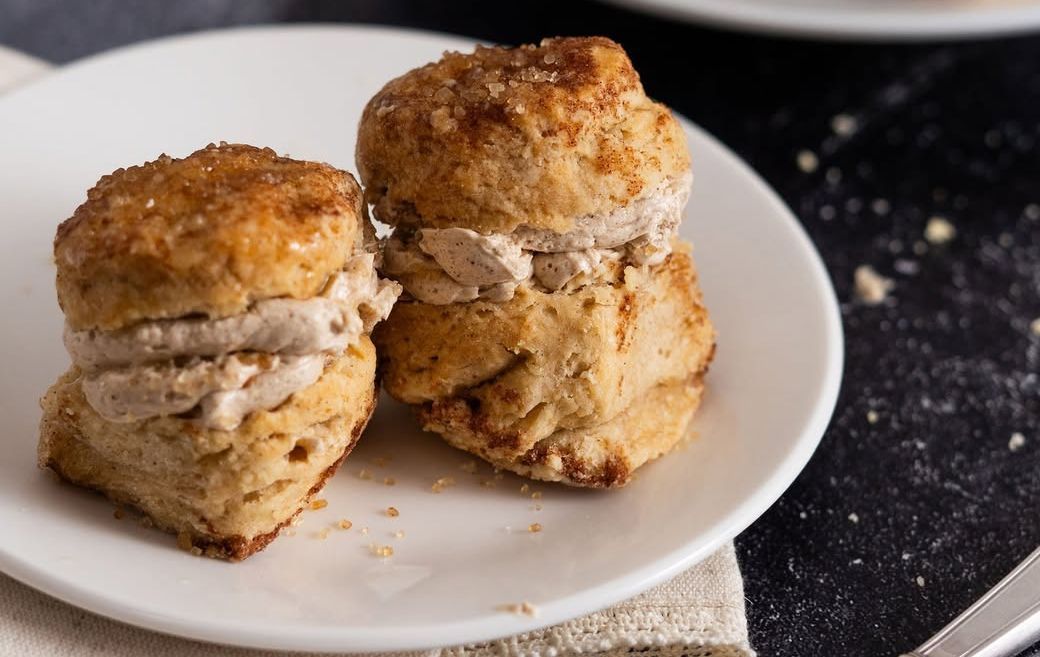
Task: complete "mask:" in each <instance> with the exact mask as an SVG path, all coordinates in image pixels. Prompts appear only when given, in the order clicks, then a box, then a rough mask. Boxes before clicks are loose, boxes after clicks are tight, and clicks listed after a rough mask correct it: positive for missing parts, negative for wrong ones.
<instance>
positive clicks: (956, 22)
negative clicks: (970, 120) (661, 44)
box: [610, 0, 1040, 41]
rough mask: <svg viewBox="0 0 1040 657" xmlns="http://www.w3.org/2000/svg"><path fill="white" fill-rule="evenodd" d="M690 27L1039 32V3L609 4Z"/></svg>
mask: <svg viewBox="0 0 1040 657" xmlns="http://www.w3.org/2000/svg"><path fill="white" fill-rule="evenodd" d="M610 2H613V3H614V4H619V5H625V6H628V7H631V8H633V9H643V10H646V11H651V12H654V13H658V14H662V15H665V16H668V17H669V18H678V19H682V20H688V21H691V22H704V23H711V24H715V25H720V26H722V27H729V28H734V29H741V30H750V31H754V32H767V33H775V34H787V35H795V36H810V37H817V38H823V39H862V40H867V41H918V40H924V39H953V38H971V37H982V36H992V35H998V34H1018V33H1021V32H1028V31H1032V30H1035V29H1037V28H1038V27H1040V1H1038V0H610Z"/></svg>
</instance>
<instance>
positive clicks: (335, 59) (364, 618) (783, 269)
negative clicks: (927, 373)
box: [0, 27, 842, 651]
mask: <svg viewBox="0 0 1040 657" xmlns="http://www.w3.org/2000/svg"><path fill="white" fill-rule="evenodd" d="M469 47H471V44H470V43H468V42H465V41H461V40H459V39H457V38H449V37H444V36H436V35H431V34H420V33H415V32H404V31H397V30H388V29H375V28H355V27H350V28H348V27H340V28H331V27H325V28H317V27H309V28H279V29H251V30H239V31H231V32H218V33H209V34H202V35H197V36H190V37H185V38H176V39H171V40H166V41H162V42H158V43H153V44H147V45H144V46H138V47H133V48H128V49H125V50H121V51H117V52H113V53H110V54H106V55H102V56H100V57H96V58H93V59H90V60H88V61H84V62H82V63H79V64H75V65H72V66H69V67H66V68H63V69H60V70H57V71H56V72H54V73H52V74H50V75H49V76H48V77H46V78H44V79H43V80H41V81H39V82H36V83H34V84H32V85H31V86H29V87H25V88H21V89H19V90H16V91H14V92H13V93H11V94H10V95H8V96H5V97H3V98H0V144H3V150H2V157H3V166H2V167H0V198H2V199H3V212H2V214H0V230H2V235H3V240H2V242H0V308H4V320H3V322H2V324H0V345H3V347H2V349H3V362H4V365H5V366H4V368H3V369H2V370H0V413H2V417H3V421H4V425H5V429H4V431H3V433H2V436H0V450H2V452H3V454H4V456H3V459H2V460H0V527H2V528H3V531H2V534H0V568H2V569H3V570H4V572H7V573H8V574H10V575H12V576H14V577H16V578H18V579H20V580H22V581H23V582H26V583H28V584H30V585H32V586H34V587H36V588H39V589H40V590H42V591H45V592H47V593H49V594H51V595H53V596H56V597H58V598H61V599H62V600H66V601H68V602H71V603H72V604H75V605H79V606H81V607H84V608H86V609H89V610H91V611H95V612H97V613H100V614H104V615H106V616H111V617H113V618H117V619H120V620H123V621H127V622H130V623H134V624H137V625H141V626H144V627H148V628H152V629H155V630H160V631H164V632H169V633H173V634H178V635H183V636H188V637H194V638H198V639H204V640H210V641H216V642H224V643H230V644H238V645H244V646H252V647H264V648H285V649H297V650H318V651H322V650H324V651H330V650H352V651H361V650H399V649H410V648H419V647H430V646H435V645H447V644H457V643H463V642H469V641H478V640H484V639H490V638H494V637H499V636H504V635H509V634H513V633H517V632H521V631H525V630H529V629H532V628H535V627H538V626H544V625H548V624H551V623H556V622H559V621H562V620H565V619H568V618H572V617H575V616H578V615H581V614H584V613H587V612H590V611H593V610H595V609H598V608H602V607H605V606H607V605H610V604H612V603H614V602H617V601H619V600H622V599H624V598H627V597H629V596H632V595H634V594H636V593H638V592H640V591H642V590H644V589H646V588H648V587H650V586H651V585H653V584H655V583H657V582H660V581H662V580H664V579H665V578H668V577H670V576H672V575H674V574H676V573H678V572H679V571H680V570H681V569H683V568H686V567H689V566H691V565H693V564H694V563H696V562H697V561H698V560H700V559H702V558H704V557H705V556H707V555H708V554H710V553H711V551H712V550H714V549H715V548H716V547H718V546H719V545H720V544H721V543H722V542H724V541H726V540H728V539H730V538H732V537H733V536H735V535H736V534H737V533H738V532H740V531H741V530H742V529H744V528H745V527H746V526H747V525H748V524H750V523H751V522H752V521H753V520H755V518H757V517H758V516H759V515H760V514H761V513H762V512H763V511H765V510H766V508H767V507H769V505H770V504H772V503H773V501H774V500H776V498H777V497H778V496H779V495H780V493H781V492H783V490H784V489H785V488H787V486H788V485H789V484H790V483H791V481H792V480H793V479H794V477H795V476H796V475H797V474H798V472H799V471H800V470H801V469H802V467H803V465H804V464H805V462H806V461H807V460H808V458H809V456H810V455H811V454H812V451H813V449H814V448H815V446H816V444H817V442H818V441H819V438H820V435H821V434H822V432H823V430H824V428H825V426H826V424H827V421H828V419H829V417H830V413H831V411H832V409H833V405H834V402H835V397H836V395H837V391H838V385H839V379H840V373H841V364H842V339H841V329H840V324H839V321H838V311H837V306H836V303H835V299H834V294H833V291H832V289H831V286H830V284H829V282H828V279H827V276H826V273H825V272H824V269H823V267H822V266H821V264H820V260H819V258H818V257H817V254H816V253H815V251H814V250H813V247H812V245H811V244H810V242H809V240H808V239H807V238H806V236H805V234H804V233H803V232H802V230H801V228H800V227H799V225H798V224H797V222H796V221H795V219H794V218H793V217H792V216H791V214H790V213H789V212H788V210H787V209H786V208H785V207H784V205H783V204H782V203H781V202H780V201H779V199H778V198H777V197H776V195H775V194H774V193H773V192H772V191H771V190H770V189H769V188H768V187H767V186H766V185H765V184H764V183H763V182H762V180H760V179H759V178H758V177H757V176H756V175H755V174H754V173H753V172H752V171H751V170H750V169H748V168H747V166H745V165H744V164H743V163H742V162H741V161H740V160H738V159H737V158H736V157H735V156H734V155H733V154H732V153H730V152H729V151H728V150H726V149H725V148H724V147H723V146H721V145H720V144H719V143H718V142H716V141H715V140H714V139H712V138H711V137H709V136H708V135H707V134H705V133H704V132H702V131H701V130H699V129H698V128H696V127H694V126H692V125H688V126H687V132H688V135H689V141H690V148H691V149H692V151H693V153H694V162H695V174H696V193H695V195H694V200H693V202H692V203H691V204H690V208H689V215H688V217H687V220H686V223H685V224H684V227H683V234H684V235H685V236H686V237H688V238H691V239H693V240H694V242H695V243H696V246H697V257H698V261H699V264H700V268H701V271H702V275H703V286H704V291H705V295H706V297H707V302H708V305H709V307H710V310H711V312H712V318H713V320H714V321H715V324H716V326H717V327H718V331H719V335H720V338H719V351H718V357H717V360H716V361H715V364H714V365H713V367H712V371H711V374H710V375H709V379H708V386H709V392H708V395H707V400H706V402H705V404H704V408H703V411H702V412H701V414H700V416H699V419H698V420H697V422H696V427H695V428H696V431H697V434H698V435H699V437H698V438H697V439H696V440H695V441H693V442H692V443H691V444H690V445H689V446H687V447H685V448H682V449H679V450H678V451H677V453H675V454H674V455H671V456H669V457H668V458H665V459H662V460H661V461H659V462H657V463H653V464H651V465H649V466H648V467H646V468H644V469H643V470H642V471H641V472H640V473H639V476H638V479H637V480H636V481H635V482H633V483H632V484H631V485H630V486H629V487H628V488H626V489H624V490H621V491H612V492H589V491H580V490H571V489H566V488H563V487H559V486H552V485H545V484H532V490H537V491H541V492H542V493H543V495H544V497H542V499H540V500H537V501H536V500H532V499H531V498H530V496H529V495H524V494H521V492H520V486H521V485H522V483H523V482H522V481H521V480H520V479H518V478H515V477H512V476H506V477H504V478H502V479H501V480H497V481H496V480H495V479H494V478H493V477H492V476H491V474H490V472H489V471H488V470H487V469H486V468H484V467H482V468H481V472H480V474H477V475H470V474H468V473H466V472H464V471H463V470H461V469H460V464H462V463H464V462H466V461H468V460H469V458H468V457H467V456H466V455H464V454H462V453H460V452H457V451H455V450H453V449H451V448H449V447H447V446H445V445H444V444H442V443H440V442H439V441H438V440H436V439H434V438H432V437H429V436H424V435H423V434H421V433H420V432H419V431H418V430H417V429H416V427H415V425H414V424H413V422H412V420H411V418H410V416H409V414H408V413H407V412H406V411H405V410H404V409H403V408H402V407H400V406H397V405H395V404H393V403H392V402H390V401H389V400H386V399H384V400H383V403H382V404H381V406H380V407H379V410H378V412H377V414H376V417H375V419H374V420H373V422H372V424H371V426H370V428H369V430H368V432H367V434H366V436H365V438H364V439H363V440H362V441H361V444H360V446H359V447H358V449H357V450H356V451H355V453H354V454H353V455H352V456H351V457H350V459H348V461H347V462H346V464H345V465H344V467H343V469H342V470H341V471H340V474H339V475H338V476H337V477H335V478H334V479H333V480H332V481H331V483H330V484H329V486H328V487H327V488H326V491H325V497H326V498H327V499H328V501H329V505H328V507H327V508H326V509H324V510H321V511H316V512H307V513H306V514H305V520H304V522H303V524H302V525H301V526H300V527H299V528H298V529H297V530H296V535H295V536H283V537H282V538H280V539H279V540H277V541H276V542H275V543H273V544H272V545H271V546H270V547H269V548H268V549H267V550H265V551H264V552H262V553H260V554H258V555H256V556H254V557H252V558H251V559H249V560H248V561H246V562H244V563H240V564H227V563H223V562H218V561H213V560H209V559H199V558H194V557H191V556H189V555H187V554H185V553H183V552H181V551H179V550H177V549H176V548H175V547H174V541H173V539H172V538H171V537H170V536H168V535H165V534H161V533H158V532H156V531H153V530H148V529H145V528H143V527H140V526H138V525H137V523H135V522H134V521H133V520H132V519H131V518H129V517H128V518H125V519H123V520H122V521H119V520H116V519H114V518H113V509H112V507H111V505H109V504H108V503H106V502H105V501H104V500H103V499H102V498H100V497H99V496H96V495H92V494H89V493H86V492H83V491H80V490H78V489H75V488H73V487H70V486H64V485H58V484H56V483H55V482H54V481H53V480H52V479H51V478H50V477H48V476H46V475H45V473H43V472H41V471H39V470H37V469H36V467H35V443H36V427H37V422H38V419H39V410H38V407H37V399H38V397H39V396H40V394H41V393H42V392H43V390H44V389H45V388H46V387H47V386H48V385H49V384H50V383H51V382H52V381H53V379H54V378H55V377H56V376H57V375H58V374H59V373H60V372H61V371H62V370H63V369H64V368H65V367H66V363H67V359H66V355H65V353H64V351H63V349H62V346H61V338H60V332H61V322H62V319H61V314H60V313H59V311H58V307H57V304H56V302H55V297H54V290H53V276H54V272H53V267H52V265H51V261H50V251H51V240H52V238H53V234H54V228H55V226H56V224H57V223H58V222H59V221H60V220H62V219H63V218H65V217H67V216H68V215H69V214H70V213H71V212H72V210H73V209H74V208H75V207H76V205H78V204H79V203H80V202H81V200H82V199H83V197H84V192H85V190H86V189H87V188H88V187H90V186H91V185H92V184H93V183H94V182H95V180H96V179H97V178H98V176H99V175H100V174H102V173H105V172H108V171H111V170H112V169H115V168H116V167H119V166H122V165H127V164H132V163H138V162H142V161H145V160H149V159H152V158H154V157H155V156H156V155H157V154H158V153H160V152H164V151H165V152H167V153H170V154H174V155H186V154H187V153H189V152H190V151H192V150H193V149H195V148H197V147H199V146H201V145H204V144H206V143H207V142H210V141H214V140H221V139H224V140H228V141H240V142H248V143H252V144H264V145H269V146H272V147H273V148H275V149H277V150H278V151H280V152H282V153H289V154H291V155H293V156H296V157H301V158H307V159H316V160H326V161H329V162H331V163H334V164H336V165H337V166H340V167H343V168H346V169H353V168H354V164H353V152H354V131H355V127H356V125H357V121H358V117H359V114H360V111H361V108H362V106H363V104H364V103H365V101H366V100H367V99H368V98H369V97H370V96H371V95H372V94H373V93H374V92H375V91H376V90H377V89H378V88H379V87H380V86H381V85H382V84H383V83H384V82H385V81H386V80H388V79H389V78H391V77H393V76H395V75H398V74H400V73H402V72H404V71H405V70H407V69H409V68H412V67H414V66H416V65H419V64H422V63H424V62H426V61H429V60H431V59H434V58H436V57H437V56H439V54H440V53H441V51H443V50H444V49H447V48H463V49H467V48H469ZM382 456H391V457H392V458H393V460H392V462H390V463H389V464H387V465H385V466H383V467H379V466H377V465H375V464H374V463H372V460H373V459H378V458H379V457H382ZM362 468H364V469H366V470H367V471H368V472H370V473H371V475H372V478H370V479H363V478H361V477H359V471H360V470H361V469H362ZM445 476H451V477H454V478H455V480H456V481H457V482H458V484H457V485H456V486H454V487H452V488H448V489H446V490H445V491H444V492H442V493H440V494H434V493H432V492H431V491H430V485H431V484H432V483H433V482H434V481H435V480H436V479H438V478H440V477H445ZM384 477H393V478H394V479H395V480H396V485H394V486H387V485H384V483H383V479H384ZM481 477H485V478H490V479H491V481H492V482H494V483H495V487H494V488H485V487H482V486H481V485H480V484H479V479H480V478H481ZM535 504H540V505H541V506H542V508H541V509H540V510H535V508H534V506H535ZM390 505H393V506H395V507H397V508H398V509H399V510H400V516H399V517H398V518H395V519H391V518H388V517H386V516H385V515H384V514H383V513H382V510H383V509H385V508H386V507H388V506H390ZM340 518H347V519H349V520H351V521H352V522H353V524H354V528H353V529H351V530H349V531H342V530H335V529H334V530H332V531H331V532H330V533H329V535H328V537H327V538H326V539H324V540H322V539H320V538H318V533H319V532H320V530H321V529H322V528H325V527H329V526H330V525H332V524H333V523H334V522H335V521H336V520H338V519H340ZM534 522H538V523H540V524H541V525H542V526H543V527H544V530H543V531H542V532H540V533H530V532H528V531H527V528H528V526H529V525H530V524H531V523H534ZM362 527H368V528H369V532H368V534H367V535H362V534H361V532H360V531H359V530H360V528H362ZM398 529H400V530H403V531H404V532H405V536H404V538H394V537H393V536H392V535H391V534H392V532H394V531H396V530H398ZM372 543H375V544H378V545H392V546H393V548H394V556H393V557H392V558H391V559H389V560H386V561H382V560H380V559H378V558H377V557H375V556H373V555H372V554H370V552H369V550H368V547H367V546H368V545H369V544H372ZM520 601H530V602H532V603H534V604H535V605H536V606H537V607H538V608H539V610H540V615H539V616H538V617H537V618H528V617H524V616H517V615H513V614H509V613H504V612H501V611H498V610H497V609H496V608H497V607H499V606H501V605H503V604H508V603H516V602H520Z"/></svg>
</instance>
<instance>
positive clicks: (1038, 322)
mask: <svg viewBox="0 0 1040 657" xmlns="http://www.w3.org/2000/svg"><path fill="white" fill-rule="evenodd" d="M1029 330H1030V331H1032V332H1033V335H1040V317H1037V318H1036V319H1034V320H1033V321H1032V322H1030V323H1029Z"/></svg>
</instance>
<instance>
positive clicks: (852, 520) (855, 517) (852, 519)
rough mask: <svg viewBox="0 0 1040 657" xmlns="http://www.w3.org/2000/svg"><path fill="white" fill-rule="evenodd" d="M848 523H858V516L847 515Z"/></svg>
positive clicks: (854, 514)
mask: <svg viewBox="0 0 1040 657" xmlns="http://www.w3.org/2000/svg"><path fill="white" fill-rule="evenodd" d="M849 522H851V523H853V524H856V523H858V522H859V514H856V513H850V514H849Z"/></svg>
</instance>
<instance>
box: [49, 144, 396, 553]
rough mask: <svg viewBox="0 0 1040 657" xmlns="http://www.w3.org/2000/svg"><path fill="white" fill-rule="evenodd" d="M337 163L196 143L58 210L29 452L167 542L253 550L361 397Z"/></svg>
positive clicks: (358, 330) (361, 263) (331, 447)
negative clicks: (47, 361)
mask: <svg viewBox="0 0 1040 657" xmlns="http://www.w3.org/2000/svg"><path fill="white" fill-rule="evenodd" d="M374 247H375V240H374V232H373V231H372V227H371V224H370V223H369V222H368V218H367V214H366V213H365V212H364V211H363V205H362V198H361V191H360V188H359V187H358V185H357V182H356V181H355V180H354V178H353V177H352V176H351V175H350V174H348V173H346V172H343V171H339V170H337V169H335V168H333V167H331V166H329V165H326V164H318V163H314V162H301V161H297V160H292V159H288V158H284V157H279V156H277V155H276V154H275V153H274V152H273V151H271V150H270V149H260V148H254V147H252V146H245V145H228V144H221V145H219V146H214V145H210V146H208V147H206V148H203V149H201V150H199V151H197V152H195V153H192V154H191V155H189V156H188V157H186V158H183V159H173V158H170V157H167V156H165V155H164V156H161V157H159V159H157V160H155V161H154V162H149V163H147V164H144V165H141V166H134V167H130V168H127V169H119V170H117V171H115V172H114V173H112V174H111V175H108V176H104V177H103V178H102V179H101V180H100V181H99V182H98V183H97V185H96V186H95V187H94V188H93V189H91V190H90V191H89V192H88V193H87V200H86V202H84V203H83V204H82V205H81V206H80V207H79V208H78V209H77V210H76V211H75V213H74V214H73V216H72V217H71V218H70V219H68V220H67V221H65V222H64V223H62V224H61V225H60V226H59V227H58V231H57V237H56V238H55V241H54V257H55V262H56V265H57V291H58V301H59V304H60V305H61V308H62V310H63V311H64V313H65V332H64V341H65V346H66V349H67V350H68V352H69V354H70V356H71V358H72V366H71V368H70V369H69V370H68V371H67V372H66V373H65V374H64V375H62V376H61V377H60V378H59V379H58V381H57V382H56V383H55V384H54V385H53V386H52V387H51V388H50V389H49V390H48V391H47V393H46V395H45V396H44V397H43V399H42V401H41V404H42V406H43V419H42V422H41V428H40V443H39V462H40V465H41V466H42V467H46V468H50V469H52V470H53V471H54V472H56V473H57V474H58V475H59V476H60V477H61V478H63V479H65V480H67V481H70V482H72V483H74V484H78V485H81V486H85V487H88V488H92V489H95V490H97V491H100V492H102V493H104V494H105V495H107V496H108V497H109V498H111V499H112V500H113V501H115V502H117V503H119V504H126V505H130V506H133V507H136V508H138V509H139V510H140V511H142V512H143V513H144V514H145V516H146V517H147V518H148V519H149V520H150V521H151V522H152V523H154V524H155V525H156V526H158V527H159V528H161V529H164V530H167V531H169V532H173V533H176V534H177V535H178V543H179V544H180V545H181V547H183V548H185V549H189V550H191V551H193V552H196V553H200V552H205V553H206V554H208V555H210V556H214V557H222V558H228V559H233V560H238V559H243V558H245V557H248V556H249V555H250V554H252V553H254V552H256V551H257V550H260V549H262V548H264V547H265V546H266V545H267V544H268V543H269V542H270V541H271V540H273V539H274V538H275V537H276V536H277V534H278V532H279V530H280V529H281V528H282V527H284V526H285V525H286V524H287V523H289V522H290V521H291V520H292V519H293V517H294V516H295V515H296V514H297V513H299V511H300V510H301V509H302V508H303V507H304V506H305V505H306V504H307V503H308V501H309V500H310V498H311V497H312V496H314V495H315V494H316V493H317V492H318V491H320V490H321V488H322V486H323V485H324V484H325V481H326V479H327V478H328V477H329V476H331V475H332V474H333V473H334V472H335V471H336V469H337V467H338V466H339V464H340V463H341V462H342V460H343V459H344V458H345V457H346V456H347V454H348V453H349V452H350V450H351V449H352V447H353V446H354V443H355V442H356V441H357V439H358V436H359V435H360V434H361V431H362V429H363V428H364V426H365V424H366V423H367V422H368V418H369V416H370V415H371V413H372V411H373V409H374V407H375V403H376V389H377V383H376V372H375V369H376V356H375V348H374V347H373V344H372V341H371V340H370V339H369V337H368V335H369V333H370V331H371V330H372V327H373V325H374V324H375V323H376V322H378V321H380V320H382V319H383V318H385V317H386V315H387V314H388V313H389V312H390V308H391V306H392V305H393V303H394V301H395V300H396V298H397V296H398V294H399V293H400V287H399V286H398V285H397V284H396V283H394V282H391V281H386V280H384V279H381V278H379V277H378V276H377V273H376V269H375V264H376V262H375V258H376V256H375V253H374V250H375V249H374Z"/></svg>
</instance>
